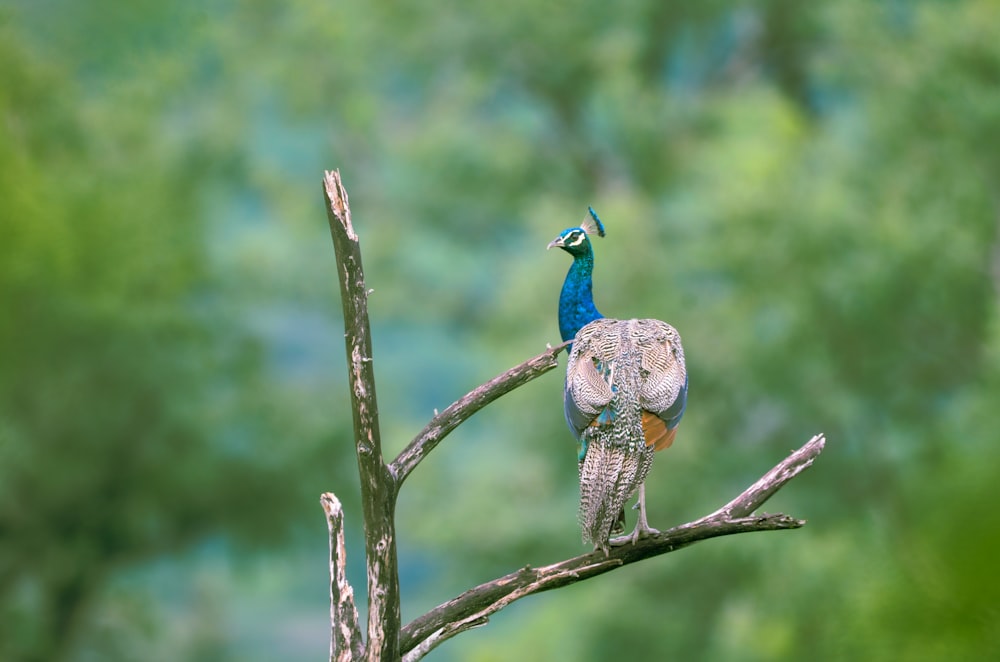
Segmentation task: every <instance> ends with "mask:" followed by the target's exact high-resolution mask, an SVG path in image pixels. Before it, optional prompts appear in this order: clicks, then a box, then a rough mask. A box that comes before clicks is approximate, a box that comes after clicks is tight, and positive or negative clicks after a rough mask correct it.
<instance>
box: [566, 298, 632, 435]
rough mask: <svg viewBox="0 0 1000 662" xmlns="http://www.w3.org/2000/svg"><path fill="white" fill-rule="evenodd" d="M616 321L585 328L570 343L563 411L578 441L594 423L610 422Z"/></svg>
mask: <svg viewBox="0 0 1000 662" xmlns="http://www.w3.org/2000/svg"><path fill="white" fill-rule="evenodd" d="M620 324H621V322H620V321H619V320H615V319H606V318H602V319H598V320H594V321H593V322H590V323H589V324H587V325H585V326H584V327H583V328H582V329H580V331H579V332H578V333H577V334H576V338H575V339H574V340H573V350H572V351H571V352H570V355H569V362H568V363H567V366H566V386H565V390H564V393H563V410H564V413H565V415H566V422H567V423H568V424H569V427H570V428H571V429H572V430H573V433H574V434H575V435H576V438H577V439H580V438H581V436H582V435H583V431H584V430H585V429H586V428H587V427H588V426H590V425H592V424H594V423H595V422H596V423H597V424H598V425H603V424H609V423H610V422H611V412H610V409H609V405H610V404H611V400H612V398H613V397H614V394H615V388H614V384H613V379H614V367H615V359H616V358H617V356H618V352H619V348H620V345H621V334H620V332H619V329H618V325H620Z"/></svg>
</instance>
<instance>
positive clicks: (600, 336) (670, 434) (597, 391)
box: [550, 210, 688, 552]
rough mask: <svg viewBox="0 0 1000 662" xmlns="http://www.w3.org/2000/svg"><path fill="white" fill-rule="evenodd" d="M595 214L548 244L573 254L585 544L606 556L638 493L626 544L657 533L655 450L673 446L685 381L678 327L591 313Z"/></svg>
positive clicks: (573, 393) (571, 392) (575, 421)
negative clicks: (649, 489)
mask: <svg viewBox="0 0 1000 662" xmlns="http://www.w3.org/2000/svg"><path fill="white" fill-rule="evenodd" d="M590 213H591V217H592V218H593V223H589V222H588V223H585V224H583V225H581V226H580V227H579V228H569V229H567V230H565V231H563V232H562V233H561V234H560V236H559V237H557V238H556V240H555V241H553V242H552V244H550V246H552V245H556V246H559V247H561V248H563V249H564V250H567V252H569V253H570V254H572V255H573V257H574V260H573V266H572V267H571V268H570V271H569V273H568V274H567V276H566V282H565V283H564V284H563V290H562V293H561V295H560V298H559V328H560V332H561V333H562V335H563V339H564V340H569V339H570V338H572V339H573V345H572V349H571V351H570V357H569V363H568V365H567V367H566V387H565V391H564V399H563V405H564V411H565V415H566V422H567V423H568V425H569V427H570V430H571V431H572V432H573V434H574V436H575V437H576V438H577V440H578V441H579V442H580V454H579V463H580V524H581V527H582V528H583V538H584V540H585V541H586V542H591V543H593V544H594V545H595V546H596V547H599V548H601V549H603V550H604V551H605V552H607V550H608V542H609V540H608V539H609V537H610V536H611V535H612V534H615V533H620V532H621V531H623V530H624V518H625V514H624V505H625V502H626V501H628V500H629V499H630V498H631V497H632V495H634V494H635V492H636V491H638V492H639V519H638V522H637V523H636V527H635V530H634V531H633V532H632V534H631V536H629V537H628V538H625V539H623V540H626V541H627V540H631V541H633V542H634V541H636V540H638V538H639V537H640V536H642V535H646V534H648V533H652V532H654V529H651V528H650V527H649V524H648V523H647V521H646V507H645V490H644V482H645V480H646V476H647V474H648V473H649V468H650V466H651V465H652V462H653V453H654V452H655V451H658V450H661V449H664V448H667V447H669V446H670V445H671V444H672V443H673V440H674V436H675V434H676V432H677V426H678V424H679V423H680V420H681V417H682V416H683V415H684V408H685V406H686V404H687V390H688V380H687V370H686V367H685V364H684V349H683V347H682V346H681V338H680V334H678V333H677V331H676V330H675V329H674V328H673V327H672V326H670V325H669V324H667V323H665V322H661V321H659V320H653V319H630V320H618V319H607V318H604V317H602V316H601V314H600V313H598V312H597V309H596V308H595V307H594V304H593V296H592V281H591V276H590V274H591V273H592V270H593V250H592V248H591V246H590V242H589V241H588V240H587V236H586V235H587V233H588V232H591V233H592V232H593V231H594V230H597V231H599V233H600V236H603V234H604V228H603V226H602V225H601V224H600V221H599V220H598V219H597V215H596V214H594V212H593V210H590ZM581 235H582V238H581ZM571 249H576V250H575V252H574V250H571ZM578 262H580V263H582V264H581V265H579V266H578V265H577V263H578ZM583 281H585V282H583ZM588 310H589V311H592V312H591V317H590V319H585V317H586V315H585V312H586V311H588ZM615 542H618V541H615Z"/></svg>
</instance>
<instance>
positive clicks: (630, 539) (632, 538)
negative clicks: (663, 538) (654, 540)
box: [608, 523, 660, 547]
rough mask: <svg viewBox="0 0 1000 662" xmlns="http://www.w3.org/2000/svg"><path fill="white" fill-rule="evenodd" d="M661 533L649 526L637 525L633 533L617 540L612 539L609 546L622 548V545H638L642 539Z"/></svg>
mask: <svg viewBox="0 0 1000 662" xmlns="http://www.w3.org/2000/svg"><path fill="white" fill-rule="evenodd" d="M659 533H660V532H659V530H657V529H654V528H653V527H651V526H649V525H648V524H642V523H639V524H636V525H635V528H634V529H632V533H630V534H628V535H627V536H619V537H617V538H612V539H611V540H609V541H608V544H609V545H611V546H612V547H621V546H622V545H628V544H630V543H631V544H633V545H634V544H636V543H637V542H639V540H640V539H641V538H648V537H650V536H655V535H658V534H659Z"/></svg>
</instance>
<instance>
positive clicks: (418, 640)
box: [400, 435, 826, 660]
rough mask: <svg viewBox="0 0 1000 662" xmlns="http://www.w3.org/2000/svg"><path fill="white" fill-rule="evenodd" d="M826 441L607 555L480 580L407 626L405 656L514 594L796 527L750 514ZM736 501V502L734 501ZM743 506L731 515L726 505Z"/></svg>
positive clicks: (481, 619)
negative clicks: (700, 511) (724, 500)
mask: <svg viewBox="0 0 1000 662" xmlns="http://www.w3.org/2000/svg"><path fill="white" fill-rule="evenodd" d="M825 444H826V439H825V438H824V437H823V435H816V436H815V437H813V438H812V439H810V440H809V442H808V443H806V444H805V445H804V446H803V447H802V448H800V449H799V450H797V451H795V452H794V453H792V454H791V455H789V456H788V457H787V458H785V459H784V460H782V461H781V462H780V463H779V464H778V465H777V466H775V467H774V468H773V469H771V470H770V471H769V472H767V473H766V474H765V475H764V476H763V477H762V478H761V479H760V480H759V481H757V482H756V483H754V484H753V485H751V486H750V487H749V488H747V490H746V491H744V492H743V493H742V494H740V495H739V496H738V497H736V499H734V500H733V501H731V502H730V503H729V504H727V505H726V506H725V507H724V508H721V509H719V510H718V511H716V512H714V513H712V514H711V515H708V516H706V517H703V518H701V519H699V520H696V521H694V522H690V523H688V524H682V525H680V526H677V527H674V528H672V529H669V530H667V531H663V532H661V533H659V534H658V535H654V536H650V537H648V538H641V539H640V540H639V541H638V542H637V543H636V544H635V545H632V544H625V545H621V546H617V547H612V548H611V550H610V553H609V554H608V555H607V556H605V555H604V553H603V552H601V551H599V550H597V551H593V552H590V553H588V554H582V555H580V556H577V557H574V558H571V559H567V560H565V561H560V562H559V563H553V564H552V565H547V566H545V567H543V568H531V567H530V566H525V567H524V568H522V569H520V570H518V571H516V572H512V573H510V574H508V575H504V576H503V577H499V578H497V579H494V580H493V581H490V582H486V583H485V584H481V585H479V586H477V587H475V588H473V589H470V590H468V591H466V592H465V593H462V594H461V595H459V596H458V597H456V598H454V599H452V600H449V601H448V602H445V603H444V604H442V605H439V606H437V607H435V608H434V609H432V610H430V611H429V612H427V613H426V614H424V615H423V616H419V617H418V618H416V619H414V620H413V621H412V622H411V623H409V624H408V625H407V626H406V627H404V628H403V632H402V635H401V637H400V649H401V651H402V652H403V654H404V658H403V659H404V660H418V659H420V658H421V657H423V656H424V655H425V654H427V652H428V651H430V650H432V649H433V648H434V647H435V646H437V645H438V644H440V643H442V642H443V641H445V640H447V639H450V638H451V637H453V636H455V635H456V634H459V633H460V632H463V631H465V630H468V629H470V628H473V627H476V626H478V625H483V624H485V623H486V622H487V620H488V619H489V617H490V615H492V614H494V613H496V612H497V611H499V610H500V609H502V608H503V607H506V606H507V605H508V604H510V603H511V602H513V601H515V600H519V599H520V598H523V597H525V596H528V595H531V594H533V593H540V592H542V591H548V590H551V589H554V588H560V587H562V586H567V585H569V584H575V583H576V582H579V581H583V580H585V579H590V578H591V577H596V576H597V575H601V574H604V573H605V572H608V571H610V570H614V569H615V568H620V567H621V566H623V565H628V564H630V563H635V562H636V561H642V560H643V559H648V558H651V557H653V556H659V555H661V554H667V553H669V552H674V551H677V550H678V549H681V548H682V547H687V546H688V545H691V544H693V543H696V542H698V541H700V540H707V539H709V538H717V537H719V536H728V535H733V534H736V533H749V532H751V531H777V530H781V529H797V528H799V527H801V526H803V525H804V524H805V522H804V521H803V520H799V519H795V518H792V517H789V516H788V515H781V514H777V515H760V516H756V517H754V516H748V515H750V513H752V512H753V511H755V510H756V509H757V508H759V507H760V506H761V505H763V503H764V502H765V501H767V499H769V498H770V497H771V495H773V494H774V493H775V492H777V491H778V490H779V489H781V487H782V486H783V485H785V484H786V483H787V482H788V481H790V480H791V479H792V478H794V477H795V476H797V475H798V474H799V473H801V472H802V471H803V470H804V469H806V468H808V467H809V466H810V465H811V464H812V463H813V460H815V459H816V457H817V456H818V455H819V454H820V452H821V451H822V450H823V447H824V445H825ZM733 504H738V506H733ZM730 507H732V510H733V511H734V512H736V511H737V510H738V511H739V512H740V514H739V515H735V516H734V515H732V514H730V513H728V512H726V508H730Z"/></svg>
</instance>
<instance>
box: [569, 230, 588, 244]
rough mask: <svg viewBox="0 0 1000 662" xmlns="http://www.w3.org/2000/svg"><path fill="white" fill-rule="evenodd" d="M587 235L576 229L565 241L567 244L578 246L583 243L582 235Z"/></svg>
mask: <svg viewBox="0 0 1000 662" xmlns="http://www.w3.org/2000/svg"><path fill="white" fill-rule="evenodd" d="M586 236H587V235H586V234H585V233H583V232H580V231H576V232H573V233H571V234H570V236H569V239H568V240H567V241H566V245H567V246H579V245H580V244H582V243H583V239H584V237H586Z"/></svg>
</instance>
